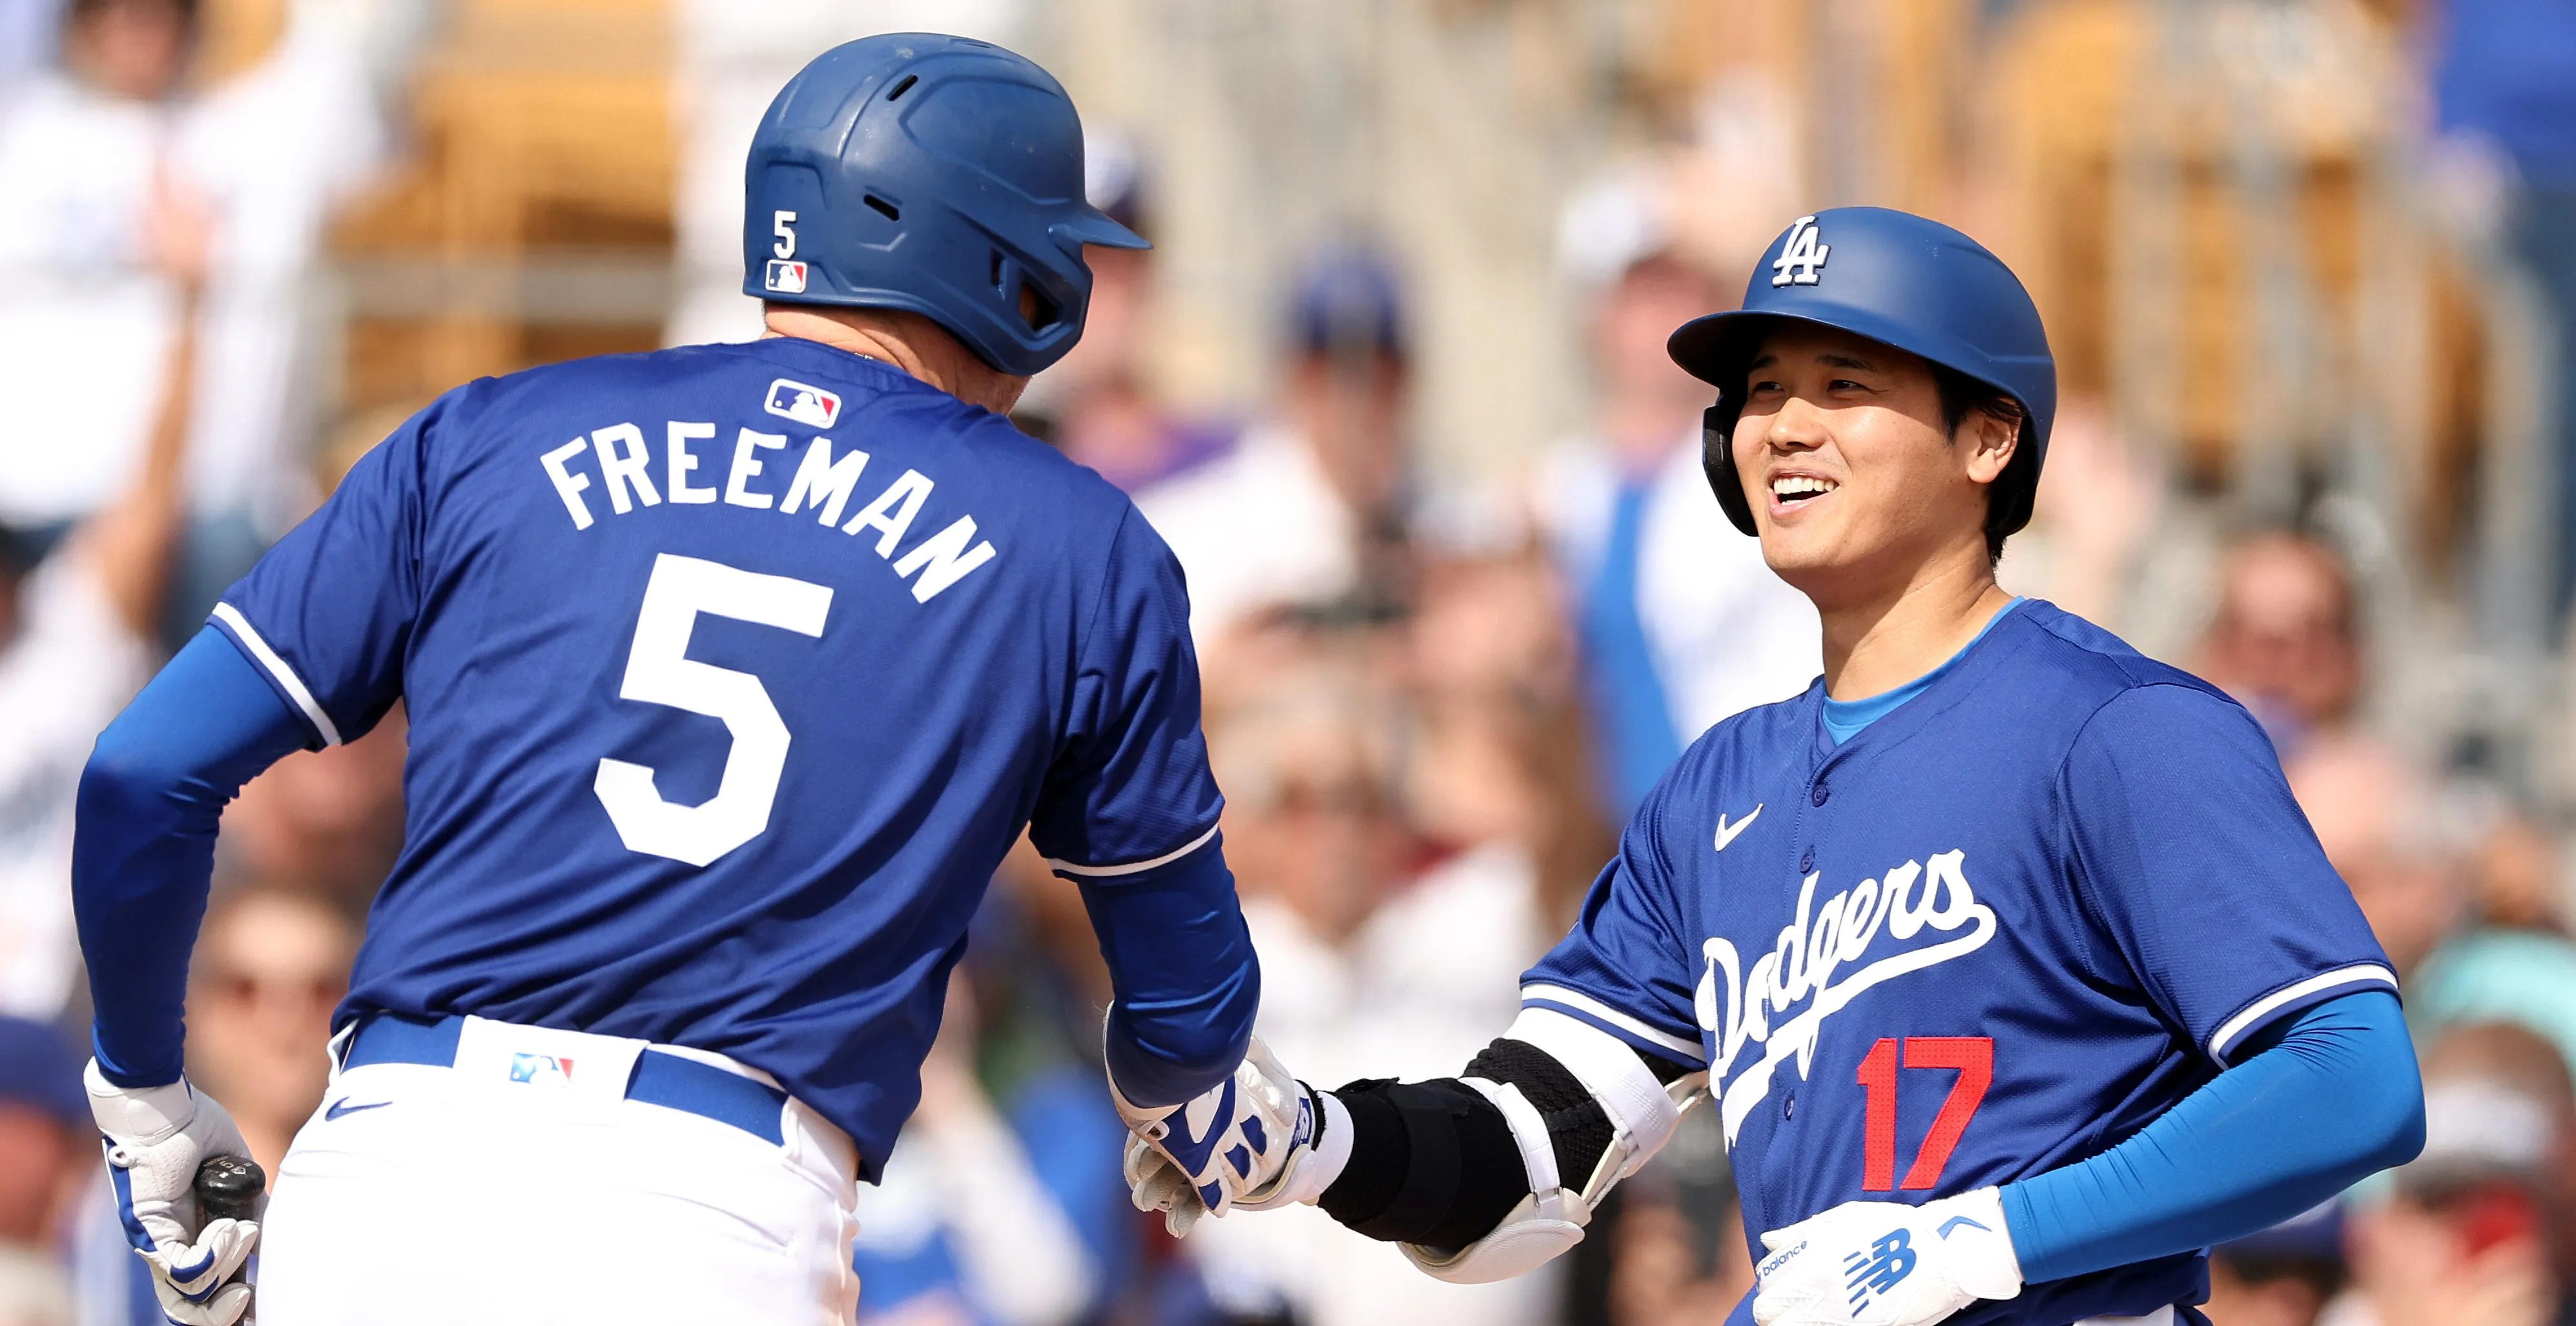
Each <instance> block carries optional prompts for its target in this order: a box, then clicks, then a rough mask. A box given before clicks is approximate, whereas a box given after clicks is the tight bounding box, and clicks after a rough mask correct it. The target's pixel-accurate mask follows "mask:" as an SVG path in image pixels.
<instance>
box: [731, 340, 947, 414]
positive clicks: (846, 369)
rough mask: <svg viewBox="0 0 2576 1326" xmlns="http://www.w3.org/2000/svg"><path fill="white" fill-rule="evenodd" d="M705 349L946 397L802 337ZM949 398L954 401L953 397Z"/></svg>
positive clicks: (880, 364)
mask: <svg viewBox="0 0 2576 1326" xmlns="http://www.w3.org/2000/svg"><path fill="white" fill-rule="evenodd" d="M707 348H709V349H714V350H730V351H734V352H736V353H740V354H748V355H750V356H752V357H753V358H756V359H760V360H763V361H765V362H770V363H776V362H778V361H780V360H782V359H783V360H796V361H801V363H802V365H807V366H810V367H800V368H799V369H798V371H800V372H811V373H838V374H841V375H842V376H843V377H844V378H851V377H857V378H865V379H868V380H870V381H872V382H874V383H877V384H880V385H882V386H885V387H888V388H899V389H908V390H913V391H927V392H932V393H934V394H937V395H941V396H948V393H947V392H944V391H941V390H939V388H937V387H934V386H932V385H930V384H929V383H927V382H924V381H922V380H921V379H919V378H917V377H914V376H913V375H911V374H910V373H906V372H904V371H903V370H902V369H900V368H897V367H896V366H894V365H892V364H889V363H887V362H886V361H884V360H882V359H870V358H868V357H867V356H866V355H863V354H860V353H858V352H857V351H855V350H844V349H842V348H841V347H839V346H837V345H825V344H823V343H822V342H821V341H814V340H808V339H806V338H805V337H802V336H764V337H762V338H761V339H759V340H756V341H729V342H725V343H722V344H719V345H713V346H709V347H707ZM948 398H949V399H950V400H957V398H956V397H954V396H949V397H948ZM957 403H958V404H959V405H965V404H966V403H965V402H964V401H957ZM968 408H974V407H971V406H970V407H968Z"/></svg>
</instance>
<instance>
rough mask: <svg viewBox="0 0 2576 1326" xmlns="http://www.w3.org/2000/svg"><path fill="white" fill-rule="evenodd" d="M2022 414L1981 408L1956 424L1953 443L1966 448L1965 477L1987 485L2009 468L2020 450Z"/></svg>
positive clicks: (2015, 411) (1985, 406)
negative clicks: (1966, 471)
mask: <svg viewBox="0 0 2576 1326" xmlns="http://www.w3.org/2000/svg"><path fill="white" fill-rule="evenodd" d="M2021 425H2022V418H2021V412H2020V411H2018V410H2011V409H2002V408H1997V406H1995V405H1980V406H1978V407H1976V408H1975V409H1972V410H1970V411H1968V417H1967V418H1965V419H1962V420H1960V421H1959V428H1958V431H1957V433H1956V434H1955V435H1954V440H1955V441H1956V442H1958V443H1960V444H1963V445H1964V446H1965V447H1966V448H1967V455H1966V458H1965V459H1966V461H1967V465H1968V477H1969V478H1971V479H1974V480H1975V481H1977V482H1978V483H1981V484H1990V483H1993V482H1994V481H1995V480H1997V479H2000V478H2002V477H2003V473H2004V471H2005V470H2006V469H2009V468H2011V466H2012V459H2013V456H2014V455H2015V454H2016V453H2018V452H2019V451H2020V450H2021Z"/></svg>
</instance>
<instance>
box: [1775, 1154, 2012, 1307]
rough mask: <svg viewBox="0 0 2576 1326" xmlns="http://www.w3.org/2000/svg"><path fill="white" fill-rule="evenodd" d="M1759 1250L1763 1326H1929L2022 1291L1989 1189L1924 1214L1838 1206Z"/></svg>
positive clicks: (1899, 1207)
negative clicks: (1986, 1301)
mask: <svg viewBox="0 0 2576 1326" xmlns="http://www.w3.org/2000/svg"><path fill="white" fill-rule="evenodd" d="M1762 1246H1763V1248H1764V1249H1765V1250H1767V1251H1768V1252H1769V1253H1770V1255H1769V1256H1767V1257H1765V1258H1763V1259H1762V1265H1761V1266H1760V1267H1758V1268H1756V1272H1757V1274H1759V1275H1760V1277H1761V1282H1762V1287H1761V1290H1760V1292H1759V1293H1757V1294H1755V1295H1754V1298H1753V1319H1754V1320H1755V1321H1757V1322H1759V1323H1761V1326H1932V1323H1934V1322H1939V1321H1945V1320H1947V1319H1948V1318H1949V1317H1950V1315H1951V1314H1952V1313H1955V1312H1957V1311H1958V1310H1959V1309H1961V1308H1964V1307H1966V1306H1968V1305H1969V1304H1971V1303H1974V1302H1976V1301H1978V1300H1979V1299H2005V1298H2011V1297H2013V1296H2015V1295H2017V1294H2019V1293H2021V1259H2020V1258H2019V1257H2017V1256H2015V1255H2014V1254H2013V1246H2012V1233H2011V1231H2009V1230H2007V1229H2005V1228H2004V1203H2003V1194H2002V1192H2001V1191H2000V1190H1998V1189H1995V1188H1979V1189H1977V1190H1976V1191H1974V1192H1966V1193H1961V1194H1959V1195H1958V1196H1956V1197H1944V1198H1942V1199H1940V1200H1939V1201H1933V1202H1925V1203H1924V1204H1923V1205H1921V1206H1908V1205H1906V1204H1905V1203H1903V1202H1845V1203H1843V1204H1842V1205H1840V1206H1837V1207H1835V1208H1834V1209H1832V1210H1830V1211H1827V1212H1825V1213H1824V1214H1822V1215H1818V1216H1813V1217H1810V1218H1809V1219H1806V1220H1801V1221H1799V1222H1798V1223H1796V1224H1794V1225H1791V1226H1789V1227H1788V1228H1786V1229H1775V1230H1773V1231H1771V1232H1770V1233H1767V1234H1764V1235H1763V1236H1762Z"/></svg>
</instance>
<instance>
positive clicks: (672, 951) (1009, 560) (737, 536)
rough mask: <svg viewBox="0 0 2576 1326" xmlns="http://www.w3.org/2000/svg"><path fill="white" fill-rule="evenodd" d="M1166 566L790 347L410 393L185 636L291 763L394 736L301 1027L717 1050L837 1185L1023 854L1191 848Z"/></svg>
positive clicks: (799, 344) (908, 1089) (1185, 692)
mask: <svg viewBox="0 0 2576 1326" xmlns="http://www.w3.org/2000/svg"><path fill="white" fill-rule="evenodd" d="M1188 621H1189V608H1188V603H1187V601H1186V595H1185V592H1184V589H1183V586H1182V581H1181V573H1180V568H1179V566H1178V564H1177V563H1176V562H1175V561H1174V559H1173V557H1172V555H1171V553H1170V552H1169V550H1167V549H1166V548H1165V547H1164V546H1163V544H1162V541H1161V540H1160V539H1159V538H1157V537H1156V536H1155V534H1154V532H1153V531H1152V529H1151V528H1150V527H1148V526H1147V525H1146V523H1145V521H1144V520H1143V518H1142V517H1140V516H1139V515H1137V513H1136V511H1135V509H1134V507H1133V506H1132V505H1131V504H1130V503H1129V502H1128V500H1127V498H1126V497H1125V496H1124V495H1123V494H1121V493H1120V492H1119V491H1118V490H1117V489H1115V488H1113V487H1111V486H1110V485H1109V484H1108V483H1106V482H1104V481H1102V480H1101V479H1100V478H1099V477H1098V476H1097V475H1094V474H1093V473H1091V472H1090V471H1088V470H1085V469H1082V468H1080V467H1079V466H1076V465H1074V464H1073V463H1071V462H1069V461H1067V460H1065V459H1064V458H1063V457H1062V456H1060V455H1058V454H1057V453H1056V452H1054V451H1053V450H1051V449H1050V448H1048V447H1046V446H1044V445H1042V444H1040V443H1038V442H1036V441H1034V440H1032V439H1030V438H1028V437H1026V436H1024V435H1022V434H1021V433H1020V432H1018V431H1017V430H1016V429H1014V428H1013V427H1012V426H1011V425H1010V423H1009V422H1008V421H1006V420H1004V419H1002V418H1001V417H999V416H997V415H994V414H992V413H989V412H987V411H985V410H982V409H978V408H975V407H972V406H969V405H966V404H965V403H963V402H961V401H959V400H957V399H956V398H955V397H952V396H949V395H947V394H946V393H944V392H941V391H938V390H936V389H934V388H932V387H929V386H927V385H925V384H923V383H921V382H918V381H916V380H914V379H913V378H911V377H909V376H906V375H905V374H904V373H902V372H900V371H898V370H896V369H894V368H891V367H889V366H887V365H884V364H880V363H877V362H874V361H871V360H868V359H863V358H860V357H858V356H855V355H851V354H846V353H843V352H841V351H839V350H835V349H832V348H829V347H826V346H823V345H819V344H816V343H813V342H808V341H801V340H788V339H773V340H766V341H761V342H757V343H754V344H749V345H721V346H696V347H689V348H685V349H676V350H665V351H661V352H658V353H653V354H643V355H627V356H616V357H609V358H601V359H591V360H584V361H579V362H575V363H569V364H562V365H556V366H553V367H548V368H540V369H536V370H532V371H530V372H526V373H520V374H516V375H514V376H511V377H506V378H500V379H487V380H483V381H479V382H475V383H473V384H470V385H468V386H465V387H461V388H458V389H457V390H455V391H453V392H450V393H448V394H447V395H446V396H444V397H442V398H441V399H440V400H439V401H437V402H436V403H435V404H433V405H431V406H430V407H429V408H428V409H426V410H424V411H422V412H421V413H420V414H419V415H418V416H417V417H415V418H413V419H412V420H411V421H410V422H408V423H406V424H404V425H403V426H402V428H401V429H399V430H398V431H396V432H395V433H394V434H393V435H392V436H391V437H389V438H388V439H386V440H385V441H384V443H383V444H381V445H379V446H378V447H376V448H375V449H374V450H373V451H371V452H369V453H368V454H367V456H366V457H365V458H364V459H363V460H361V461H360V462H359V463H358V465H357V466H356V468H355V469H353V470H352V471H350V473H349V475H348V477H347V479H346V480H344V481H343V482H342V484H341V485H340V487H339V489H338V491H337V492H335V493H334V494H333V495H332V497H331V499H330V501H329V502H328V503H326V504H325V505H324V506H323V507H322V509H321V510H320V511H319V512H317V513H316V514H315V515H314V516H313V517H312V518H311V519H309V520H307V521H305V522H304V523H303V524H302V525H301V526H299V527H297V528H296V529H295V530H294V531H293V532H292V533H290V534H288V535H287V537H286V538H285V539H284V540H283V541H282V542H280V543H279V544H278V546H277V547H276V548H275V549H274V550H272V551H271V552H270V553H269V554H268V556H267V557H266V558H265V559H264V560H262V561H261V562H260V564H259V565H258V566H257V567H256V568H255V569H253V570H252V572H251V573H250V575H249V576H248V577H246V578H245V579H243V580H242V581H241V582H240V583H239V584H237V585H235V586H233V588H232V589H231V591H230V592H229V593H227V594H226V595H225V597H224V600H223V602H222V604H221V605H220V606H219V607H218V608H217V609H216V612H215V622H216V624H217V625H218V626H219V627H221V628H222V629H223V630H224V631H226V632H227V633H229V634H230V635H231V636H232V638H233V640H234V642H235V643H236V644H238V645H239V646H240V647H241V648H242V650H243V652H244V653H246V654H248V655H249V656H250V657H251V658H252V659H253V660H254V661H255V662H257V663H258V664H259V665H260V666H261V668H262V669H263V671H264V672H265V674H266V675H267V676H268V678H269V680H270V682H271V684H272V685H274V686H275V687H276V688H277V690H278V691H279V693H280V694H281V695H283V696H284V697H285V698H286V699H287V701H288V702H289V703H291V704H292V705H294V706H295V707H296V708H297V710H298V711H299V712H301V713H303V714H304V715H305V717H306V719H307V721H308V722H309V723H310V724H311V726H312V728H313V730H314V733H315V736H316V738H317V740H318V741H320V742H322V743H331V742H337V741H340V740H343V739H346V738H350V737H354V736H357V735H358V734H360V733H363V732H365V731H367V730H368V729H369V728H371V727H373V726H374V725H375V724H376V722H377V721H378V720H379V719H380V718H382V717H383V716H384V714H385V713H386V711H387V710H388V709H390V708H391V707H392V706H393V704H394V703H395V702H396V701H397V700H400V701H402V702H403V703H404V704H405V705H406V706H407V712H408V717H409V721H410V741H411V749H410V758H409V763H408V765H407V766H406V768H405V772H404V802H405V809H406V812H407V815H408V823H407V826H406V832H405V836H404V844H403V850H402V853H401V856H400V858H399V860H398V861H397V862H396V864H395V866H394V868H393V871H392V874H391V876H390V877H389V878H388V879H387V880H386V882H385V884H384V887H383V889H382V891H381V893H380V894H379V895H378V897H377V899H376V903H375V908H374V912H373V914H372V916H371V918H370V920H369V923H368V931H367V937H366V942H365V945H364V947H363V948H362V949H361V950H360V953H359V956H358V960H357V965H356V970H355V973H354V975H353V978H352V982H351V988H350V994H349V1000H348V1003H347V1004H345V1005H344V1006H343V1007H342V1009H341V1010H340V1013H339V1019H340V1021H342V1022H343V1023H345V1022H347V1021H348V1020H349V1019H351V1018H353V1017H355V1016H357V1015H358V1014H359V1013H360V1012H362V1011H364V1010H368V1009H380V1010H387V1011H391V1012H396V1013H404V1014H411V1015H446V1014H459V1013H461V1014H475V1015H480V1016H483V1017H489V1018H497V1019H503V1020H507V1021H512V1022H519V1023H529V1024H535V1025H540V1026H548V1027H562V1028H571V1029H576V1030H582V1031H590V1032H598V1033H603V1034H608V1035H618V1036H632V1037H640V1038H644V1039H647V1040H652V1041H657V1042H662V1043H666V1044H677V1045H684V1046H692V1047H697V1048H701V1049H707V1050H714V1051H718V1052H721V1053H724V1054H729V1055H732V1056H734V1057H736V1058H738V1059H740V1060H742V1061H744V1062H746V1063H749V1064H752V1065H754V1066H756V1067H758V1068H761V1069H763V1070H765V1071H767V1072H769V1073H771V1074H773V1075H775V1076H776V1077H777V1078H778V1079H779V1080H780V1082H781V1084H782V1085H784V1086H785V1087H786V1088H787V1089H788V1090H789V1091H790V1092H791V1093H793V1094H794V1095H795V1096H796V1097H797V1098H798V1099H799V1100H802V1101H804V1102H805V1103H806V1104H807V1105H809V1106H811V1107H812V1108H814V1109H816V1110H818V1111H820V1112H821V1113H822V1114H823V1115H824V1116H825V1117H828V1118H830V1119H831V1120H832V1121H833V1122H835V1123H837V1124H839V1125H840V1126H841V1127H843V1128H844V1129H846V1130H848V1131H849V1132H850V1133H851V1134H852V1135H853V1136H854V1137H855V1138H856V1139H857V1140H858V1143H859V1147H860V1153H861V1156H862V1160H863V1163H864V1164H865V1166H866V1167H867V1168H868V1171H869V1173H870V1174H873V1173H874V1168H875V1166H876V1165H877V1164H878V1163H879V1162H881V1161H882V1160H883V1159H884V1157H885V1156H886V1154H887V1152H888V1150H889V1148H890V1147H891V1146H892V1144H893V1140H894V1135H895V1131H896V1128H897V1126H898V1125H899V1124H900V1123H901V1121H902V1120H903V1119H904V1117H905V1116H906V1115H908V1114H909V1113H910V1112H911V1110H912V1106H913V1104H914V1101H915V1099H916V1097H917V1095H918V1090H919V1087H918V1077H917V1070H918V1067H919V1064H920V1060H921V1057H922V1055H923V1054H924V1053H925V1052H926V1051H927V1049H928V1047H929V1045H930V1041H931V1038H932V1036H933V1034H934V1033H935V1031H936V1029H937V1026H938V1022H939V1013H940V1005H941V996H942V992H943V990H944V989H945V986H946V978H947V973H948V971H949V968H950V967H951V966H952V965H953V964H954V963H955V961H956V960H957V958H958V956H959V954H960V953H961V952H962V951H963V948H964V944H965V934H966V927H967V922H968V919H969V918H970V917H971V916H972V914H973V913H974V911H975V908H976V904H977V902H978V900H979V899H980V898H981V897H982V895H983V892H984V889H985V886H986V884H987V882H988V881H989V879H990V877H991V875H992V872H993V869H994V867H995V866H996V865H997V864H998V863H999V862H1000V861H1001V859H1002V856H1003V854H1004V853H1005V852H1006V851H1007V850H1008V849H1009V848H1010V846H1011V844H1012V843H1013V842H1014V841H1015V840H1016V838H1017V837H1018V835H1019V834H1020V832H1021V830H1022V828H1023V826H1026V827H1028V828H1029V830H1030V832H1031V835H1032V837H1033V838H1034V840H1035V842H1036V844H1037V846H1038V848H1039V849H1040V850H1041V851H1042V852H1043V853H1044V854H1045V855H1046V856H1048V857H1050V858H1054V859H1055V860H1056V862H1057V863H1058V864H1059V866H1061V867H1063V868H1065V869H1067V870H1070V871H1072V872H1074V873H1085V872H1086V871H1089V872H1091V873H1096V874H1100V875H1102V876H1103V882H1104V883H1106V884H1109V885H1114V884H1115V882H1116V875H1117V873H1118V871H1119V869H1120V868H1122V867H1134V866H1138V865H1140V864H1145V863H1153V862H1158V861H1162V860H1167V859H1174V858H1179V857H1182V856H1184V855H1185V854H1188V853H1192V852H1196V851H1211V852H1212V851H1215V850H1216V848H1215V847H1214V846H1213V840H1214V836H1215V833H1216V823H1217V815H1218V810H1219V799H1218V796H1217V791H1216V787H1215V784H1214V782H1213V781H1212V779H1211V778H1210V777H1209V774H1208V770H1207V757H1206V747H1205V744H1204V742H1203V740H1202V738H1201V736H1200V733H1199V691H1198V673H1197V664H1196V661H1195V659H1194V658H1193V656H1192V654H1191V648H1190V638H1189V630H1188Z"/></svg>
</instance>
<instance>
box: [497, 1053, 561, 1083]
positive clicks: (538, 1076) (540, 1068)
mask: <svg viewBox="0 0 2576 1326" xmlns="http://www.w3.org/2000/svg"><path fill="white" fill-rule="evenodd" d="M510 1080H511V1081H513V1082H527V1083H532V1084H533V1083H539V1082H542V1083H544V1084H545V1085H547V1086H550V1087H560V1086H566V1085H569V1084H570V1083H571V1082H572V1060H570V1059H564V1058H558V1057H556V1056H554V1055H551V1054H513V1055H511V1056H510Z"/></svg>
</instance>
